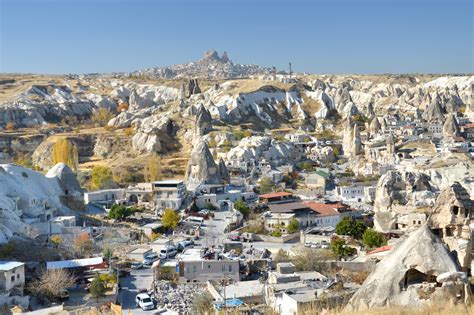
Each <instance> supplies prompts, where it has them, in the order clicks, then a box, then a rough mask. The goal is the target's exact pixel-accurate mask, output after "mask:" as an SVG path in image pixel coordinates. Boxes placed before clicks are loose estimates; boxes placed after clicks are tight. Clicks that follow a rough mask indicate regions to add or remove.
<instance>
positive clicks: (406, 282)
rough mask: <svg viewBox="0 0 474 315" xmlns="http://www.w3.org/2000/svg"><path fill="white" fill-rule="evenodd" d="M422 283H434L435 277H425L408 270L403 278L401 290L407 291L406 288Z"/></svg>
mask: <svg viewBox="0 0 474 315" xmlns="http://www.w3.org/2000/svg"><path fill="white" fill-rule="evenodd" d="M423 282H436V277H435V276H433V275H427V274H425V273H423V272H420V271H418V270H416V269H414V268H410V269H408V270H407V272H406V273H405V277H403V288H404V289H407V288H408V286H410V285H413V284H418V283H423Z"/></svg>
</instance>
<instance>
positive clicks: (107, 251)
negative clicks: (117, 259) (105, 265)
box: [102, 247, 114, 261]
mask: <svg viewBox="0 0 474 315" xmlns="http://www.w3.org/2000/svg"><path fill="white" fill-rule="evenodd" d="M113 254H114V251H113V250H112V248H110V247H105V248H104V250H103V251H102V256H104V258H105V259H106V260H107V261H109V260H110V258H112V256H113Z"/></svg>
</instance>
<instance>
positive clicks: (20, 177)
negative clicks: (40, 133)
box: [0, 163, 82, 244]
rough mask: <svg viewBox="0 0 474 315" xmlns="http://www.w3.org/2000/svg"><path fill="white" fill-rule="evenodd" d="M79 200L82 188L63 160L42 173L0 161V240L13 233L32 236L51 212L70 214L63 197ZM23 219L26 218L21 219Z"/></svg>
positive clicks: (51, 214)
mask: <svg viewBox="0 0 474 315" xmlns="http://www.w3.org/2000/svg"><path fill="white" fill-rule="evenodd" d="M70 198H72V199H73V200H81V201H82V189H81V188H80V185H79V183H78V182H77V179H76V176H75V174H74V173H73V172H72V171H71V169H70V168H69V167H67V166H66V165H65V164H63V163H60V164H57V165H55V166H54V167H53V168H52V169H51V170H50V171H49V172H48V173H47V174H46V176H45V175H43V174H41V173H39V172H35V171H32V170H30V169H27V168H24V167H21V166H17V165H12V164H2V165H0V244H4V243H6V242H8V241H9V239H10V238H11V237H12V236H13V234H16V235H18V236H20V237H36V236H38V235H40V234H41V231H39V230H37V229H39V226H41V223H45V222H47V221H48V220H49V219H50V218H52V217H53V216H55V215H60V214H63V213H64V214H68V215H71V209H69V208H67V205H65V204H63V200H71V199H70ZM24 219H28V223H25V221H24Z"/></svg>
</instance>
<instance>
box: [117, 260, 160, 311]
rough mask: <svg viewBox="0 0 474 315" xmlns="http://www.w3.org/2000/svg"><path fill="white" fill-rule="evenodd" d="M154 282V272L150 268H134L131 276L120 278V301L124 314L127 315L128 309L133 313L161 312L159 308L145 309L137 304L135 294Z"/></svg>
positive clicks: (148, 287)
mask: <svg viewBox="0 0 474 315" xmlns="http://www.w3.org/2000/svg"><path fill="white" fill-rule="evenodd" d="M152 282H153V272H152V270H151V269H150V268H144V269H140V270H132V271H131V274H130V276H128V277H124V278H120V285H121V286H122V290H120V293H119V301H120V303H121V304H122V314H124V315H127V314H128V310H131V311H132V314H133V315H139V314H159V313H158V311H157V310H153V311H143V310H141V309H140V308H137V307H136V306H135V296H136V295H137V294H138V291H139V290H140V289H147V290H149V289H150V287H151V283H152Z"/></svg>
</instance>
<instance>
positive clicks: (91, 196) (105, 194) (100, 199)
mask: <svg viewBox="0 0 474 315" xmlns="http://www.w3.org/2000/svg"><path fill="white" fill-rule="evenodd" d="M125 195H126V194H125V189H124V188H118V189H102V190H96V191H89V192H85V193H84V203H85V204H86V205H87V204H89V203H96V204H100V205H106V206H110V205H113V204H114V203H115V202H116V201H117V200H123V199H125Z"/></svg>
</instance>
